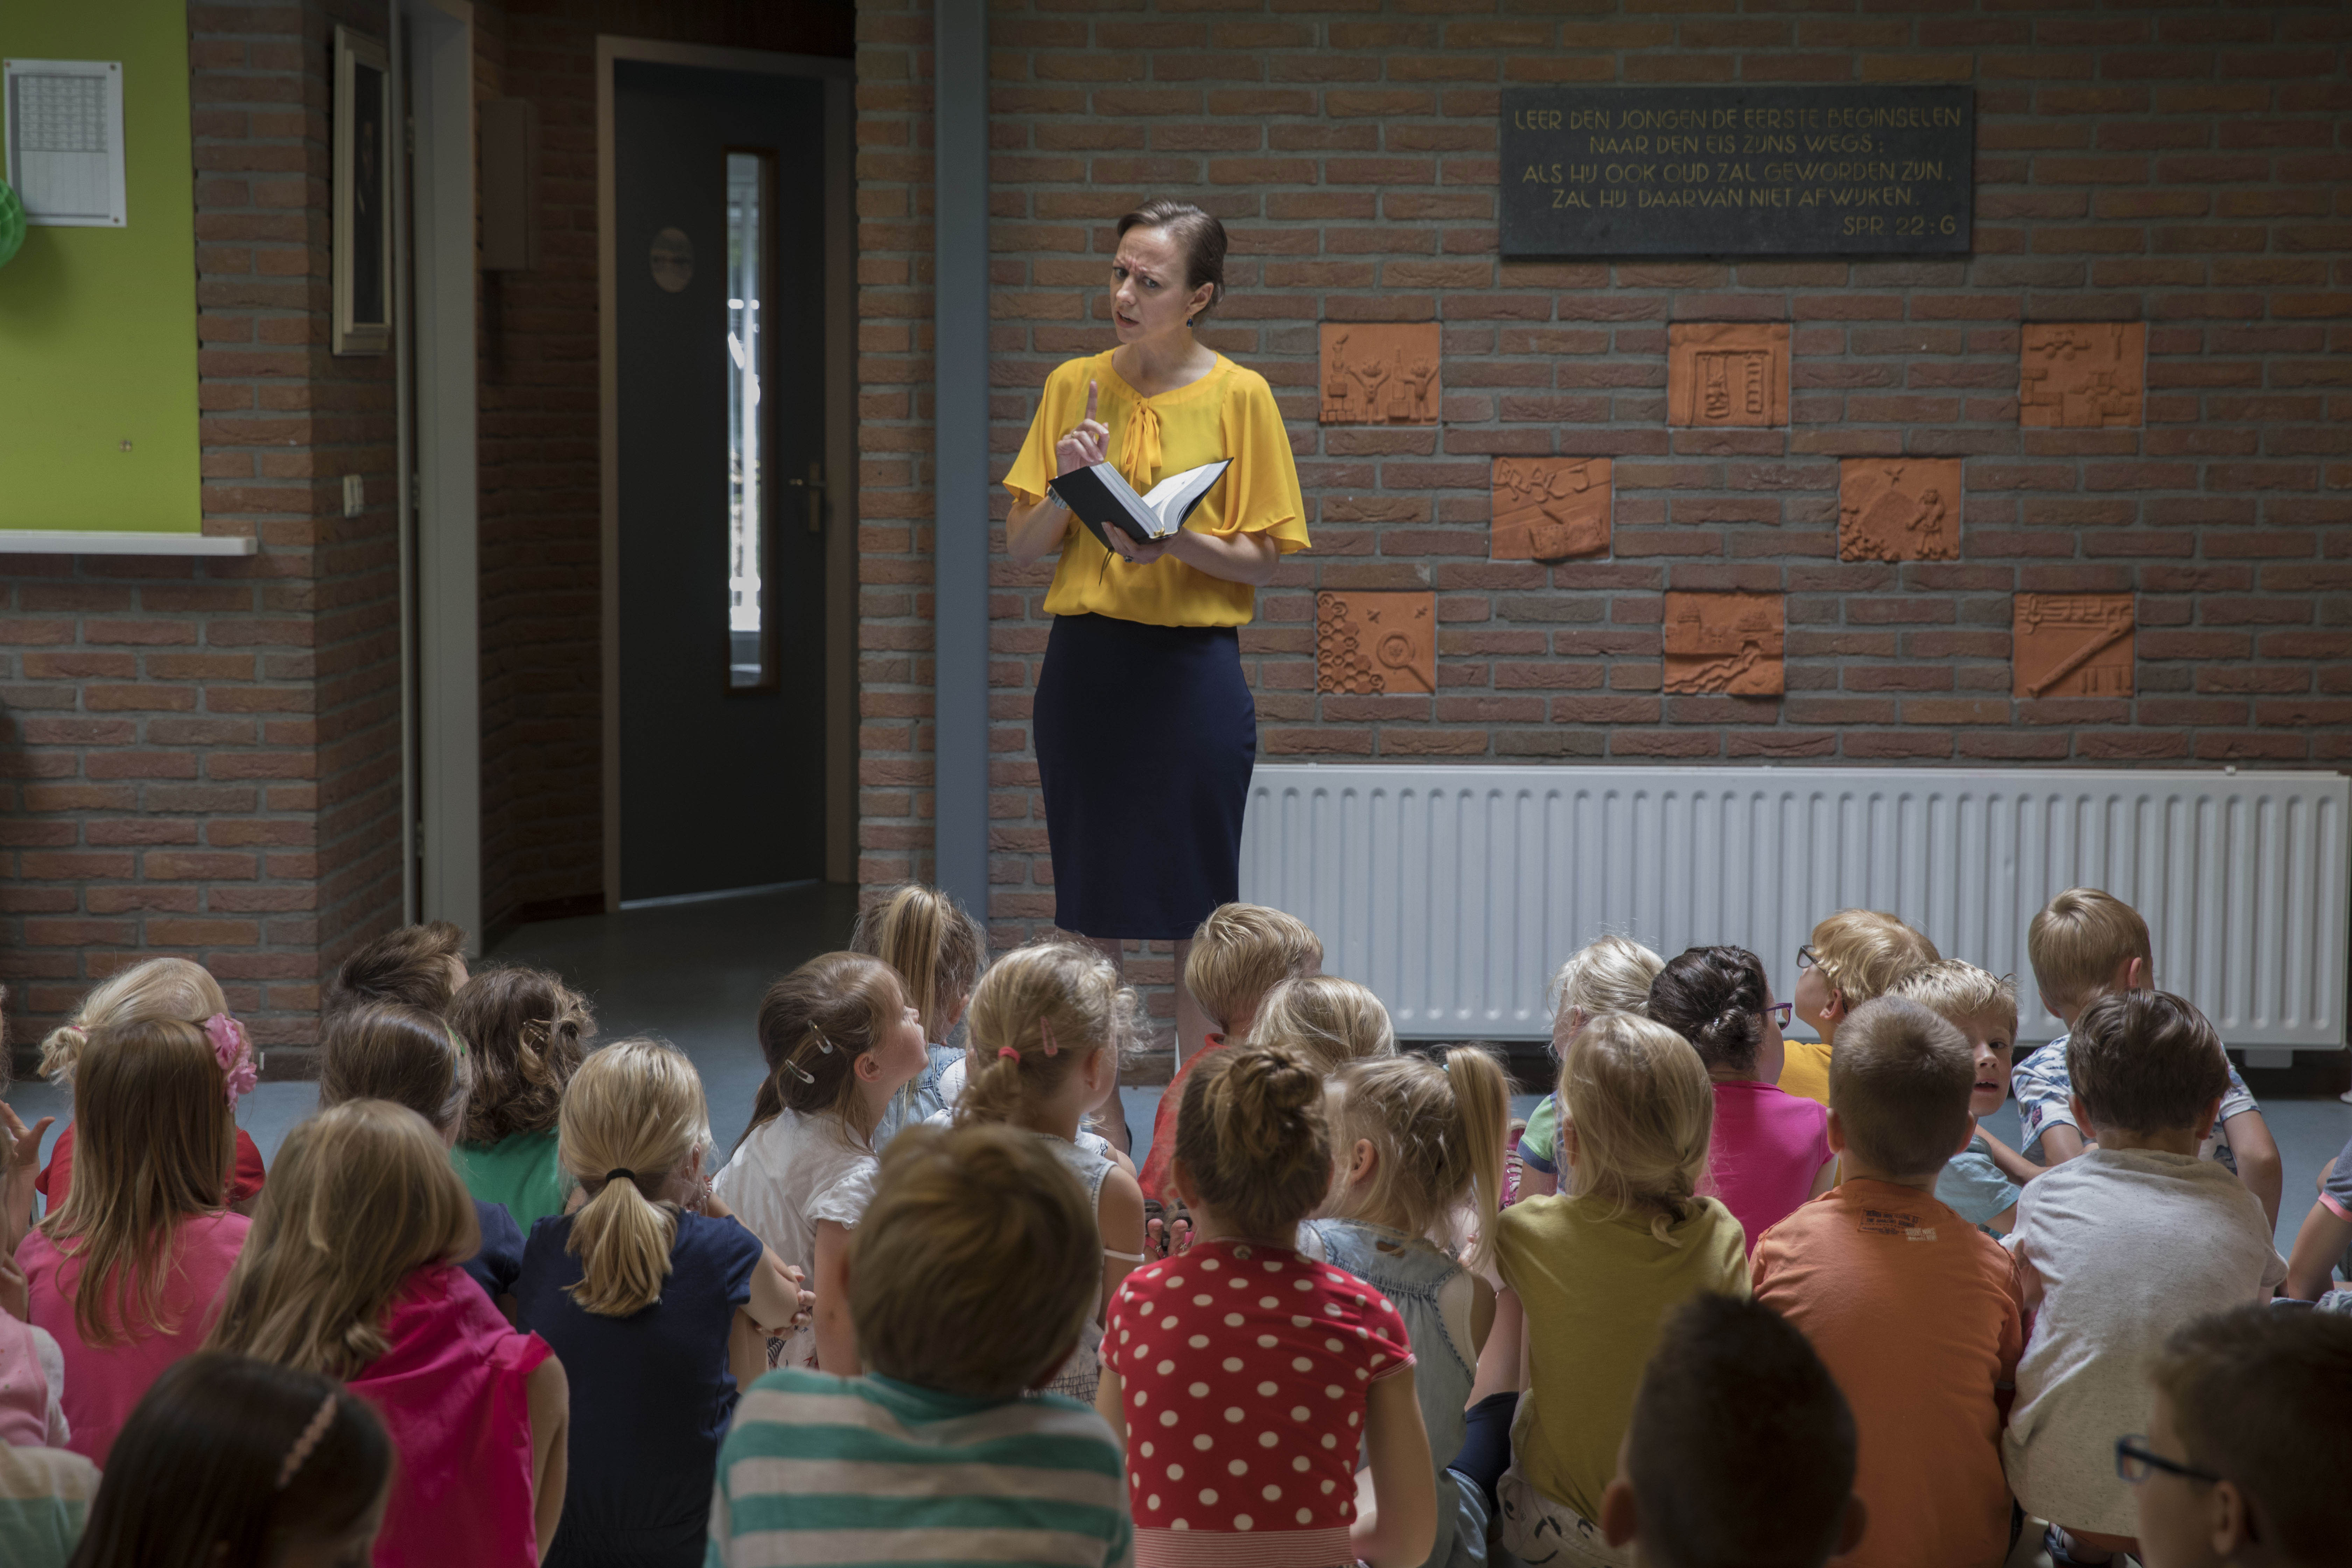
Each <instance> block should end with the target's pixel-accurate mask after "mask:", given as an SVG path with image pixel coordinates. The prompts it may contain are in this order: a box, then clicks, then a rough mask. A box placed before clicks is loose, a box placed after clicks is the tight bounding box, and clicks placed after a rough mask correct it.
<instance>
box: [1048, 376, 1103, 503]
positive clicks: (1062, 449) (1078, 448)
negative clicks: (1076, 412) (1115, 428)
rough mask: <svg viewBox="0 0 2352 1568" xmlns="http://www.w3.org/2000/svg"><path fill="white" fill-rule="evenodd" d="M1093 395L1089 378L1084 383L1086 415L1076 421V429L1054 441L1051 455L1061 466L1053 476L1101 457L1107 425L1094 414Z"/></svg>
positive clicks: (1069, 471) (1070, 472)
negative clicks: (1085, 383) (1085, 388)
mask: <svg viewBox="0 0 2352 1568" xmlns="http://www.w3.org/2000/svg"><path fill="white" fill-rule="evenodd" d="M1096 396H1097V392H1096V387H1095V384H1094V383H1093V382H1091V381H1090V382H1088V383H1087V416H1086V417H1085V418H1084V419H1082V420H1080V421H1078V424H1077V427H1076V429H1074V430H1072V431H1071V432H1070V433H1069V434H1068V435H1066V436H1065V437H1062V438H1061V439H1060V440H1058V441H1056V442H1055V443H1054V458H1055V461H1056V462H1058V463H1059V464H1060V465H1061V466H1060V467H1059V468H1055V470H1054V477H1055V479H1060V478H1061V477H1062V476H1063V475H1064V474H1075V473H1076V472H1077V471H1078V470H1079V469H1080V468H1092V467H1094V465H1095V464H1097V463H1099V462H1102V461H1104V460H1105V458H1104V457H1103V446H1104V443H1106V442H1108V440H1109V439H1110V426H1108V425H1106V424H1104V423H1103V422H1102V421H1101V420H1099V419H1097V418H1096V417H1095V400H1096Z"/></svg>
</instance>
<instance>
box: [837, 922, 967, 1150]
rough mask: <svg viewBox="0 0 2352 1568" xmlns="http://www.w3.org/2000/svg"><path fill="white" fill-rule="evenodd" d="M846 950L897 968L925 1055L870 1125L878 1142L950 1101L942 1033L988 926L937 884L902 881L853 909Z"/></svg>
mask: <svg viewBox="0 0 2352 1568" xmlns="http://www.w3.org/2000/svg"><path fill="white" fill-rule="evenodd" d="M849 951H850V952H864V953H870V954H872V955H873V956H874V957H876V958H878V959H880V960H881V961H882V962H883V963H887V964H888V965H889V966H890V967H891V968H893V969H895V970H897V971H898V978H899V979H900V980H902V981H904V982H905V983H906V986H907V997H908V1000H909V1001H911V1002H912V1003H914V1005H915V1011H916V1012H917V1013H919V1014H920V1015H922V1019H923V1039H924V1042H925V1044H924V1047H923V1048H924V1050H925V1052H926V1053H927V1054H928V1055H929V1058H930V1060H929V1063H928V1064H927V1065H926V1066H925V1067H924V1068H923V1070H922V1071H921V1072H919V1073H917V1074H916V1075H915V1077H914V1080H913V1081H912V1082H910V1083H908V1085H907V1087H906V1088H904V1089H900V1090H899V1091H898V1093H897V1094H896V1095H894V1096H892V1097H891V1100H890V1109H889V1110H887V1112H885V1113H884V1115H883V1117H882V1124H881V1125H880V1126H879V1127H877V1128H876V1129H875V1130H874V1146H875V1147H876V1148H877V1149H879V1148H881V1147H883V1146H884V1145H885V1144H887V1143H888V1142H890V1140H891V1139H893V1138H895V1137H897V1136H898V1130H899V1129H900V1128H902V1127H911V1126H913V1125H914V1124H915V1123H916V1122H918V1121H923V1120H925V1119H926V1118H928V1117H931V1116H936V1115H938V1114H939V1112H940V1111H941V1110H945V1109H947V1108H948V1107H949V1106H950V1105H952V1104H953V1103H954V1098H955V1097H954V1093H953V1092H952V1091H951V1090H950V1087H949V1086H947V1085H946V1084H945V1083H944V1081H943V1080H944V1079H945V1078H946V1075H947V1074H949V1073H950V1072H952V1073H954V1074H955V1082H954V1085H953V1089H959V1090H960V1089H961V1087H962V1084H963V1081H964V1073H963V1067H964V1059H963V1055H964V1054H963V1051H962V1049H961V1047H955V1046H950V1045H949V1044H948V1043H947V1041H948V1039H949V1037H950V1036H952V1035H953V1034H954V1033H955V1032H956V1026H957V1025H958V1024H960V1023H961V1022H962V1021H963V1012H964V1008H965V1007H966V1006H967V1005H970V1003H971V989H972V987H973V986H975V985H977V984H980V972H981V971H982V969H983V968H985V967H986V966H987V963H988V932H987V931H983V930H982V929H981V924H980V922H979V921H976V920H974V919H972V917H971V913H970V911H968V910H965V908H964V907H963V906H962V905H961V904H959V903H957V902H956V901H955V900H953V899H951V898H950V897H948V896H947V894H945V893H943V892H941V891H940V890H939V889H937V888H928V887H925V886H924V885H923V884H921V883H919V882H902V883H900V884H899V885H898V886H897V887H895V888H885V889H882V890H881V892H879V893H878V894H877V895H875V900H874V901H873V902H871V903H869V904H867V905H866V906H865V907H864V908H863V909H860V910H858V911H857V921H856V924H855V925H854V926H852V927H851V928H850V931H849Z"/></svg>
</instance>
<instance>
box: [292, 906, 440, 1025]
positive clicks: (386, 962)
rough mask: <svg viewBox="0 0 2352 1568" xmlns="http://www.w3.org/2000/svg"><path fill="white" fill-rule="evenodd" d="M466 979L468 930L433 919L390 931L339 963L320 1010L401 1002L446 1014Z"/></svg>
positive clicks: (336, 1010) (429, 1011)
mask: <svg viewBox="0 0 2352 1568" xmlns="http://www.w3.org/2000/svg"><path fill="white" fill-rule="evenodd" d="M466 980H467V972H466V933H465V932H464V931H462V930H460V929H459V928H458V927H457V926H455V925H452V924H451V923H450V922H449V921H426V922H425V924H423V925H413V926H402V927H400V928H399V929H398V930H396V931H386V932H384V933H383V935H382V936H380V937H377V938H376V939H375V940H374V941H373V942H367V943H365V944H364V945H362V947H360V948H359V949H358V950H356V951H355V952H352V954H351V956H350V957H348V958H346V959H344V960H343V962H342V963H340V964H338V965H336V967H335V976H334V978H333V979H332V980H330V981H329V982H328V983H327V994H326V995H324V996H323V997H321V998H320V1011H321V1012H323V1013H334V1012H338V1011H341V1009H342V1008H345V1007H351V1006H355V1005H358V1004H360V1003H362V1002H401V1003H405V1004H406V1005H409V1006H411V1007H422V1008H424V1009H425V1011H426V1012H428V1013H446V1012H447V1011H448V1010H449V1002H450V999H451V998H452V997H454V996H456V995H457V993H458V991H459V990H461V989H462V988H463V987H464V986H465V984H466Z"/></svg>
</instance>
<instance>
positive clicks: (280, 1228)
mask: <svg viewBox="0 0 2352 1568" xmlns="http://www.w3.org/2000/svg"><path fill="white" fill-rule="evenodd" d="M76 1185H77V1186H79V1179H77V1182H76ZM481 1241H482V1234H481V1227H480V1226H479V1224H478V1221H477V1220H476V1218H475V1215H474V1203H473V1199H472V1198H471V1197H469V1196H468V1195H467V1192H466V1184H465V1183H463V1182H461V1181H459V1180H458V1179H457V1171H456V1170H455V1169H454V1168H453V1167H452V1166H451V1165H450V1163H449V1155H448V1152H447V1151H446V1149H444V1148H443V1147H442V1143H441V1138H440V1135H439V1134H438V1133H436V1131H434V1130H433V1128H432V1127H431V1126H430V1125H429V1124H428V1123H427V1122H426V1121H425V1118H423V1117H422V1116H419V1115H417V1114H416V1112H415V1111H413V1110H409V1109H408V1108H407V1107H406V1106H404V1105H394V1104H393V1103H392V1102H391V1101H390V1100H345V1101H344V1102H343V1103H342V1104H341V1105H336V1106H331V1107H329V1108H328V1109H327V1110H322V1111H320V1112H319V1114H318V1115H316V1116H313V1117H311V1118H310V1120H309V1121H304V1122H301V1123H299V1125H297V1126H296V1127H295V1128H294V1130H293V1131H290V1132H289V1133H287V1135H286V1142H285V1144H284V1145H283V1146H282V1147H281V1148H280V1149H279V1150H278V1162H277V1163H276V1164H274V1165H272V1166H271V1167H270V1171H269V1187H268V1192H267V1193H266V1194H264V1195H263V1197H262V1201H261V1207H260V1209H259V1210H258V1211H257V1213H256V1214H255V1215H254V1219H253V1228H252V1229H251V1230H250V1231H248V1232H247V1233H246V1238H245V1250H244V1251H243V1252H242V1253H240V1254H239V1255H238V1256H237V1260H236V1268H232V1269H231V1270H229V1277H228V1285H227V1288H226V1290H225V1291H224V1292H223V1295H222V1300H221V1317H220V1326H219V1327H218V1328H216V1329H215V1330H214V1331H213V1336H212V1340H211V1344H212V1346H213V1348H214V1349H215V1350H226V1351H235V1352H237V1353H238V1354H240V1355H249V1356H257V1357H258V1358H260V1359H261V1360H263V1361H272V1362H276V1363H278V1364H280V1365H281V1366H296V1367H300V1368H302V1369H303V1370H304V1371H306V1372H320V1373H326V1374H327V1375H328V1376H330V1377H343V1378H348V1377H350V1376H352V1374H353V1373H357V1372H358V1371H359V1370H360V1369H361V1368H362V1367H363V1366H365V1365H367V1363H370V1362H372V1361H373V1360H375V1359H376V1357H378V1356H380V1355H382V1354H383V1352H385V1351H386V1350H388V1349H390V1348H391V1345H390V1342H388V1341H386V1340H385V1338H384V1336H383V1315H384V1311H385V1309H387V1308H388V1307H390V1306H391V1305H392V1300H393V1298H394V1296H396V1295H398V1294H399V1293H400V1289H401V1287H402V1286H403V1285H404V1284H405V1283H406V1282H407V1279H408V1277H409V1276H410V1275H411V1274H413V1273H415V1271H416V1270H417V1269H419V1268H424V1267H425V1266H426V1265H427V1264H432V1263H457V1262H462V1261H463V1260H464V1259H466V1258H471V1257H472V1256H473V1255H474V1253H475V1251H476V1250H477V1249H478V1247H480V1246H481Z"/></svg>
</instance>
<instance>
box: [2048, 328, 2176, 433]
mask: <svg viewBox="0 0 2352 1568" xmlns="http://www.w3.org/2000/svg"><path fill="white" fill-rule="evenodd" d="M2018 358H2019V361H2020V363H2019V370H2018V394H2017V422H2018V423H2019V424H2020V425H2024V426H2034V427H2038V428H2042V429H2057V430H2097V429H2102V428H2105V429H2131V428H2133V427H2134V426H2137V425H2138V424H2139V422H2140V403H2141V397H2142V395H2143V394H2144V392H2145V391H2146V389H2147V322H2146V321H2028V322H2026V323H2025V325H2024V326H2023V327H2022V328H2021V329H2020V331H2019V354H2018Z"/></svg>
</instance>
